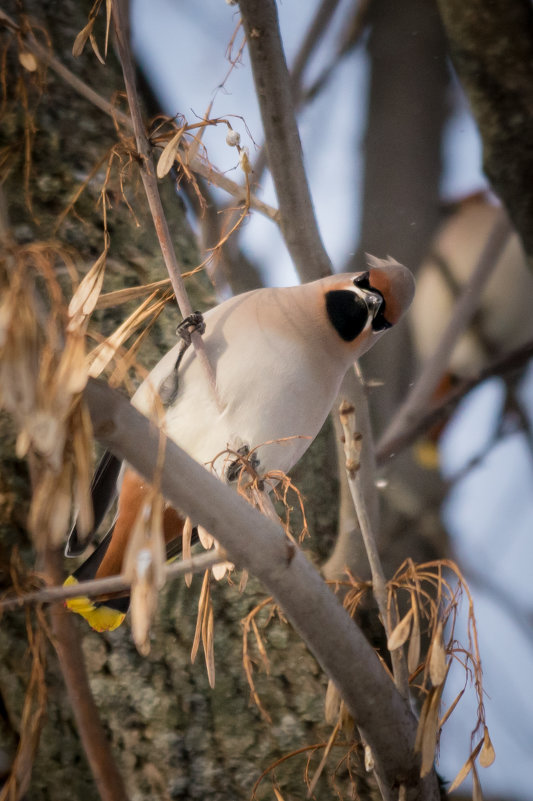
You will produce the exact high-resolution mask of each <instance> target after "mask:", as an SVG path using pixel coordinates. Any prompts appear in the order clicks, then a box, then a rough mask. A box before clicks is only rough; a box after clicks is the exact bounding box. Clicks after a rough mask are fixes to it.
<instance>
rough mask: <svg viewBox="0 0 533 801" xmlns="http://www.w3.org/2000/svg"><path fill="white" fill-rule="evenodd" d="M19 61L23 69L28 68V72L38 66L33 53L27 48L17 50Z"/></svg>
mask: <svg viewBox="0 0 533 801" xmlns="http://www.w3.org/2000/svg"><path fill="white" fill-rule="evenodd" d="M19 61H20V63H21V64H22V66H23V67H24V69H25V70H28V72H35V70H36V69H37V66H38V64H37V59H36V58H35V56H34V55H33V53H30V52H29V50H21V51H20V52H19Z"/></svg>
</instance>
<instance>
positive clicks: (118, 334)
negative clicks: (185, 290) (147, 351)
mask: <svg viewBox="0 0 533 801" xmlns="http://www.w3.org/2000/svg"><path fill="white" fill-rule="evenodd" d="M154 297H155V293H154V294H153V295H151V296H150V297H149V298H147V299H146V300H145V301H144V303H141V305H140V306H139V307H138V308H137V309H135V311H134V312H133V313H132V314H130V316H129V317H128V318H127V319H126V320H124V322H123V323H121V324H120V325H119V327H118V328H117V329H116V331H113V333H112V334H111V336H109V337H107V339H106V340H104V342H102V343H101V344H100V345H98V346H97V347H96V348H94V350H92V351H91V353H90V354H89V361H90V367H89V375H90V376H92V378H98V376H99V375H100V373H102V371H103V370H105V368H106V367H107V365H108V364H109V362H110V361H111V360H112V359H113V358H114V357H115V355H116V353H117V351H118V349H119V348H120V347H121V345H122V344H123V343H124V342H125V341H126V340H127V339H128V337H130V336H131V335H132V334H133V332H134V331H135V330H136V329H137V328H138V326H139V325H141V323H143V322H144V321H145V320H146V318H147V317H150V315H152V314H154V313H155V312H156V311H157V307H158V303H155V304H152V301H153V299H154ZM159 303H161V301H159Z"/></svg>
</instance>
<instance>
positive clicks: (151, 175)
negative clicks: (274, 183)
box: [113, 0, 217, 398]
mask: <svg viewBox="0 0 533 801" xmlns="http://www.w3.org/2000/svg"><path fill="white" fill-rule="evenodd" d="M113 19H114V23H115V33H116V37H117V46H118V52H119V55H120V60H121V62H122V71H123V74H124V83H125V86H126V94H127V96H128V105H129V108H130V114H131V121H132V123H133V132H134V135H135V140H136V143H137V150H138V152H139V155H140V157H141V178H142V182H143V185H144V190H145V192H146V197H147V200H148V205H149V207H150V211H151V213H152V218H153V221H154V227H155V230H156V234H157V238H158V240H159V245H160V247H161V252H162V254H163V259H164V261H165V266H166V268H167V271H168V274H169V276H170V281H171V283H172V288H173V290H174V294H175V295H176V300H177V301H178V306H179V309H180V312H181V314H182V316H183V317H184V318H185V317H189V316H190V315H191V314H192V313H193V308H192V306H191V303H190V301H189V296H188V295H187V290H186V289H185V284H184V282H183V278H182V276H181V273H182V272H183V270H182V269H181V268H180V265H179V264H178V260H177V257H176V251H175V250H174V245H173V244H172V237H171V236H170V230H169V227H168V223H167V220H166V217H165V212H164V211H163V204H162V203H161V197H160V196H159V188H158V186H157V178H156V174H155V167H154V161H153V158H152V148H151V146H150V143H149V141H148V137H147V136H146V132H145V130H144V123H143V120H142V115H141V107H140V104H139V98H138V95H137V88H136V86H135V69H134V66H133V59H132V56H131V49H130V42H129V25H128V14H127V8H126V5H125V0H115V2H114V3H113ZM191 342H192V344H193V346H194V349H195V351H196V356H197V358H198V360H199V362H200V363H201V365H202V367H203V369H204V372H205V373H206V375H207V376H208V379H209V383H210V385H211V391H212V393H213V395H214V397H215V398H217V391H216V381H215V375H214V372H213V368H212V366H211V364H210V363H209V359H208V358H207V353H206V350H205V347H204V344H203V340H202V337H201V336H200V334H199V333H198V332H197V331H193V333H192V335H191Z"/></svg>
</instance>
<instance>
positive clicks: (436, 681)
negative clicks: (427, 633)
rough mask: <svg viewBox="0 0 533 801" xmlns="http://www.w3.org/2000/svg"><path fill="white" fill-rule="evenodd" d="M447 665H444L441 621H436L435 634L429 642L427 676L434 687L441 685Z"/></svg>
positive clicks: (444, 654) (444, 655)
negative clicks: (429, 652)
mask: <svg viewBox="0 0 533 801" xmlns="http://www.w3.org/2000/svg"><path fill="white" fill-rule="evenodd" d="M447 672H448V667H447V665H446V651H445V649H444V641H443V636H442V621H441V620H439V622H438V623H437V629H436V631H435V636H434V637H433V641H432V643H431V654H430V657H429V677H430V679H431V683H432V684H433V686H434V687H438V686H439V685H441V684H442V683H443V681H444V679H445V678H446V673H447Z"/></svg>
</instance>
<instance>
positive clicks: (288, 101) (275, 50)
mask: <svg viewBox="0 0 533 801" xmlns="http://www.w3.org/2000/svg"><path fill="white" fill-rule="evenodd" d="M239 5H240V9H241V16H242V21H243V25H244V30H245V33H246V39H247V42H248V50H249V53H250V59H251V62H252V70H253V76H254V83H255V88H256V94H257V98H258V100H259V107H260V110H261V118H262V121H263V129H264V133H265V142H266V147H267V153H268V164H269V167H270V172H271V174H272V178H273V180H274V185H275V188H276V194H277V196H278V203H279V210H280V215H281V220H280V227H281V231H282V233H283V237H284V239H285V243H286V245H287V248H288V250H289V253H290V255H291V258H292V260H293V262H294V266H295V267H296V270H297V271H298V274H299V275H300V276H301V278H302V280H305V281H310V280H314V279H316V278H322V277H323V276H325V275H329V274H330V273H331V263H330V260H329V257H328V255H327V253H326V251H325V249H324V245H323V243H322V240H321V238H320V234H319V231H318V226H317V222H316V218H315V213H314V210H313V204H312V201H311V195H310V192H309V185H308V183H307V176H306V174H305V169H304V163H303V155H302V145H301V142H300V135H299V133H298V126H297V125H296V119H295V114H294V101H293V98H292V91H291V82H290V76H289V71H288V69H287V64H286V61H285V54H284V52H283V45H282V43H281V35H280V31H279V23H278V15H277V10H276V3H275V0H240V2H239Z"/></svg>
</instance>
